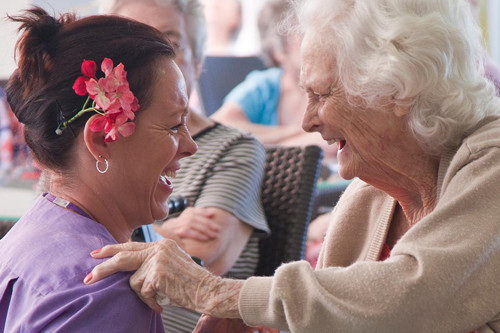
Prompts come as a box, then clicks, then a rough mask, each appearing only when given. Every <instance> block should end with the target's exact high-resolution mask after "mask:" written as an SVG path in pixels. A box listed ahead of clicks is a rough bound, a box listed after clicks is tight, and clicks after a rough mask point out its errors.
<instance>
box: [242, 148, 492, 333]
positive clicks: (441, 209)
mask: <svg viewBox="0 0 500 333" xmlns="http://www.w3.org/2000/svg"><path fill="white" fill-rule="evenodd" d="M465 155H467V154H465ZM455 158H456V159H457V160H459V161H458V162H457V161H455V164H454V165H453V163H452V166H451V167H450V168H449V170H448V174H447V176H446V177H445V183H444V184H443V186H442V189H441V192H440V200H439V202H438V204H437V205H436V207H435V209H434V211H433V212H431V213H430V214H428V215H427V216H426V217H425V218H423V219H422V220H421V221H420V222H418V223H417V224H416V225H415V226H414V227H412V229H410V230H409V231H408V232H407V233H406V234H405V235H404V236H403V237H402V238H401V239H400V240H399V242H398V243H397V244H396V246H395V247H394V248H393V250H392V253H391V257H390V258H389V259H387V260H386V261H383V262H377V261H357V262H355V263H353V264H352V265H350V266H348V267H344V268H340V267H327V268H323V269H319V270H316V271H313V270H312V269H311V267H310V266H309V264H308V263H307V262H304V261H301V262H295V263H290V264H285V265H282V266H281V267H280V268H278V270H277V271H276V273H275V275H274V277H270V278H263V277H254V278H251V279H249V280H247V281H246V283H245V285H244V287H243V289H242V291H241V294H240V303H239V305H240V313H241V315H242V318H243V319H244V320H245V322H246V323H247V324H249V325H265V326H270V327H276V328H279V329H282V330H288V331H290V332H407V333H411V332H435V331H439V332H443V333H446V332H450V333H456V332H469V331H473V330H476V329H479V328H481V327H486V325H487V323H492V322H494V321H495V320H496V322H497V325H498V314H499V313H500V299H499V297H498V295H500V282H499V281H500V280H499V279H498V275H499V273H500V223H499V218H500V186H498V184H500V168H499V167H498V166H499V165H500V149H499V148H498V147H490V148H488V149H481V150H478V151H476V152H473V153H469V154H468V155H467V156H464V154H462V156H458V157H457V156H455ZM450 170H451V171H450ZM359 209H363V207H362V206H360V207H359ZM346 223H348V221H347V222H346ZM327 237H328V236H327ZM328 241H329V239H327V240H326V242H328ZM333 249H334V246H333V247H332V250H333ZM324 255H328V254H324ZM488 326H489V327H492V326H491V324H488ZM486 331H487V330H486Z"/></svg>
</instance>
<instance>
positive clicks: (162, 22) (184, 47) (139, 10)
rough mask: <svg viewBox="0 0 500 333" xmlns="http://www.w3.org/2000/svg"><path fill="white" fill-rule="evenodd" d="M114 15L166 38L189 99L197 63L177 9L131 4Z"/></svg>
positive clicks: (196, 73) (166, 6)
mask: <svg viewBox="0 0 500 333" xmlns="http://www.w3.org/2000/svg"><path fill="white" fill-rule="evenodd" d="M116 14H117V15H121V16H124V17H128V18H131V19H134V20H136V21H139V22H142V23H144V24H148V25H150V26H152V27H154V28H156V29H158V30H160V31H161V32H162V33H163V34H164V35H165V37H167V38H168V40H169V41H170V42H171V43H172V46H173V48H174V50H175V63H176V64H177V66H179V68H180V70H181V72H182V74H183V76H184V80H186V88H187V93H188V97H189V96H190V94H191V92H192V89H193V87H194V83H195V82H196V80H197V78H198V63H197V60H196V59H195V56H194V53H193V49H192V46H191V41H190V40H189V37H188V34H187V27H186V21H185V20H184V16H183V15H182V13H181V12H180V11H179V9H177V7H175V6H173V5H171V4H164V5H162V6H160V5H155V4H152V3H142V2H133V3H127V4H125V5H124V6H122V7H121V8H120V10H119V11H118V12H117V13H116Z"/></svg>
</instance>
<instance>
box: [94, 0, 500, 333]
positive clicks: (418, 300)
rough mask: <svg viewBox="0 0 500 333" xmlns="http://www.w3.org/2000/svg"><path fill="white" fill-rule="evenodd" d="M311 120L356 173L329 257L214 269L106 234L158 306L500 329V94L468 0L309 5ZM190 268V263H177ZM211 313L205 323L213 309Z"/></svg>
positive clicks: (297, 326) (305, 64)
mask: <svg viewBox="0 0 500 333" xmlns="http://www.w3.org/2000/svg"><path fill="white" fill-rule="evenodd" d="M297 11H298V14H299V17H300V22H301V28H302V29H303V30H302V31H303V32H304V41H303V44H302V71H301V85H302V86H303V87H304V89H305V90H306V92H307V94H308V96H309V103H308V106H307V111H306V114H305V117H304V123H303V127H304V129H305V130H307V131H316V132H319V133H321V135H322V137H323V138H324V139H325V140H326V141H327V142H329V143H331V144H336V145H337V146H338V148H339V152H338V161H339V165H340V174H341V175H342V176H343V177H344V178H353V177H357V178H358V180H355V181H353V182H352V184H351V185H350V186H349V187H348V189H347V190H346V192H345V193H344V195H343V196H342V198H341V199H340V201H339V203H338V204H337V206H336V208H335V210H334V212H333V216H332V222H331V224H330V227H329V230H328V232H327V235H326V240H325V243H324V245H323V249H322V252H321V255H320V258H319V262H318V266H317V268H316V270H315V271H313V270H312V269H311V268H310V266H309V265H308V263H306V262H303V261H301V262H296V263H289V264H286V265H282V266H281V267H280V268H278V269H277V271H276V273H275V275H274V276H273V277H252V278H249V279H248V280H246V281H233V280H227V279H220V278H217V277H215V276H213V275H211V274H209V273H208V272H206V271H204V270H203V269H202V268H199V267H197V266H196V265H193V264H191V263H190V261H189V258H188V257H186V256H185V255H184V254H182V252H181V251H179V250H178V248H177V247H176V246H175V244H174V243H172V242H162V243H158V244H148V245H145V246H144V245H142V244H133V243H132V244H124V245H115V246H110V247H104V248H103V249H102V250H101V251H100V253H99V255H98V256H96V257H99V258H103V257H106V256H110V255H114V254H116V253H117V252H119V251H120V250H133V251H131V252H120V253H119V255H118V256H117V257H115V259H114V260H109V261H107V262H105V263H103V264H101V265H100V266H97V267H96V268H95V269H94V270H93V273H94V279H93V280H92V281H96V280H99V279H101V278H102V277H104V276H106V275H109V274H110V273H113V272H115V271H117V270H130V269H137V268H139V267H140V268H139V269H138V270H137V272H136V273H135V274H134V275H133V276H132V278H131V285H132V287H133V288H134V289H135V290H136V291H137V292H141V297H142V298H143V299H144V300H145V301H146V302H147V303H148V304H150V305H151V306H158V304H156V302H159V303H160V304H164V303H167V302H171V303H174V304H180V305H183V306H187V307H191V308H196V309H198V311H201V312H204V313H206V314H209V315H211V316H215V317H225V318H242V319H243V320H244V322H245V323H246V324H248V325H266V326H271V327H276V328H280V329H283V330H288V331H291V332H326V331H328V332H333V331H335V332H450V333H456V332H470V331H474V330H476V331H478V332H500V315H499V313H500V300H499V298H498V295H499V294H500V283H499V282H498V271H499V267H500V246H499V239H500V223H499V222H498V216H499V215H500V206H499V204H498V203H499V202H500V188H499V186H498V184H499V182H500V168H499V167H498V166H499V165H500V119H499V114H500V101H499V99H498V98H497V97H496V96H495V89H494V86H493V84H492V83H491V82H490V81H488V80H487V79H486V78H485V76H484V69H483V66H482V56H483V54H482V49H481V40H480V31H479V28H478V26H477V25H476V23H475V22H474V20H473V18H472V15H471V13H470V10H469V8H468V4H467V2H466V1H465V0H420V1H408V0H349V1H346V0H332V1H328V2H324V1H320V0H306V1H303V2H301V3H299V4H297ZM179 271H182V273H183V274H182V276H181V277H179V276H177V272H179ZM207 323H208V320H207Z"/></svg>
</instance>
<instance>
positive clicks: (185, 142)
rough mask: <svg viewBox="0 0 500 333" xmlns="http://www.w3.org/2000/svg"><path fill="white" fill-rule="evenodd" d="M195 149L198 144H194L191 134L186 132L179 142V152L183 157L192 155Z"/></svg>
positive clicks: (196, 149)
mask: <svg viewBox="0 0 500 333" xmlns="http://www.w3.org/2000/svg"><path fill="white" fill-rule="evenodd" d="M197 151H198V145H197V144H196V142H194V140H193V138H192V137H191V134H190V133H189V132H187V133H186V135H185V136H183V137H182V138H181V141H180V142H179V152H180V153H181V155H183V156H184V157H188V156H191V155H193V154H194V153H196V152H197Z"/></svg>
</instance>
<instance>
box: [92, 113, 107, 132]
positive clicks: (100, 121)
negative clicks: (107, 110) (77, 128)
mask: <svg viewBox="0 0 500 333" xmlns="http://www.w3.org/2000/svg"><path fill="white" fill-rule="evenodd" d="M107 121H108V120H107V119H106V117H104V116H100V117H98V118H96V119H94V120H93V121H92V122H91V123H90V125H89V128H90V130H91V131H92V132H100V131H102V130H103V129H104V127H105V126H106V123H107Z"/></svg>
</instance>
